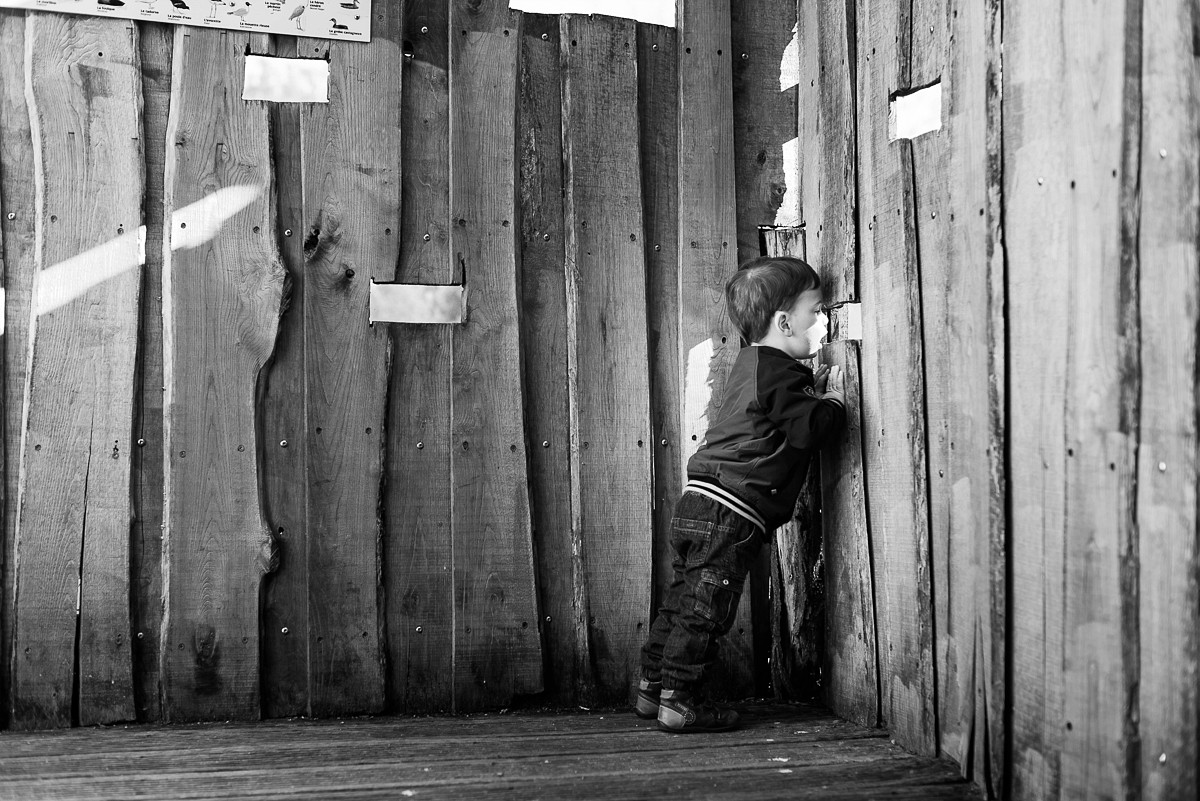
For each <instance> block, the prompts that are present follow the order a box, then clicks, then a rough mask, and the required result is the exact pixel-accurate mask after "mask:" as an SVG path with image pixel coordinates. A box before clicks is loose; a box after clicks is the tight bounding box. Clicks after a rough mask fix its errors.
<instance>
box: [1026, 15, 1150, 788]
mask: <svg viewBox="0 0 1200 801" xmlns="http://www.w3.org/2000/svg"><path fill="white" fill-rule="evenodd" d="M1125 8H1126V6H1125V4H1117V5H1116V6H1115V7H1113V8H1110V9H1109V13H1106V14H1102V15H1098V14H1095V13H1093V11H1092V10H1091V9H1085V8H1082V7H1077V6H1075V5H1074V4H1068V5H1066V6H1063V7H1061V8H1057V7H1056V8H1048V7H1047V8H1043V7H1037V8H1036V9H1035V8H1034V7H1032V6H1030V7H1028V8H1026V7H1021V6H1018V7H1016V8H1015V9H1011V12H1012V13H1010V9H1008V8H1006V9H1005V35H1004V40H1005V66H1004V73H1005V79H1004V80H1005V86H1004V97H1005V108H1004V120H1005V132H1006V134H1005V140H1006V142H1005V152H1004V164H1005V175H1006V180H1005V186H1004V202H1005V209H1004V213H1005V237H1006V247H1007V250H1008V269H1009V281H1008V286H1009V304H1008V308H1009V317H1008V326H1009V342H1010V345H1011V353H1012V354H1014V355H1016V354H1033V353H1036V354H1037V362H1036V363H1035V364H1031V365H1030V366H1028V367H1027V368H1025V369H1022V370H1020V371H1019V372H1014V374H1013V376H1012V378H1011V382H1012V384H1013V386H1014V387H1020V388H1021V396H1020V400H1019V402H1018V401H1017V398H1016V397H1014V399H1013V402H1011V403H1010V404H1009V413H1010V418H1011V425H1010V431H1009V433H1010V442H1011V446H1010V459H1009V466H1010V473H1009V481H1010V482H1011V484H1010V486H1011V487H1012V509H1013V519H1012V546H1011V555H1010V558H1011V560H1012V566H1011V573H1012V614H1013V621H1012V634H1011V637H1012V639H1011V644H1010V647H1011V648H1012V652H1013V655H1014V656H1013V664H1012V670H1013V674H1014V678H1015V677H1018V676H1019V677H1020V680H1019V681H1017V680H1014V682H1013V698H1012V701H1011V703H1012V709H1013V721H1012V726H1013V729H1012V759H1013V767H1012V769H1013V797H1014V798H1017V799H1023V798H1045V797H1058V796H1060V795H1061V796H1063V797H1082V796H1085V795H1102V796H1112V797H1124V796H1125V795H1126V794H1127V790H1126V789H1125V788H1126V787H1127V783H1128V782H1129V780H1130V777H1129V776H1128V770H1129V764H1128V763H1127V759H1128V753H1127V751H1126V747H1127V745H1130V744H1129V743H1127V742H1126V738H1127V731H1126V720H1127V718H1126V714H1127V709H1128V708H1129V707H1128V704H1129V703H1130V697H1129V692H1130V689H1129V687H1128V686H1127V682H1129V681H1132V680H1135V676H1133V675H1130V674H1129V673H1128V671H1129V669H1130V665H1129V664H1128V661H1127V660H1128V654H1127V653H1126V651H1125V649H1126V647H1132V648H1134V649H1135V651H1134V653H1135V654H1136V632H1127V631H1125V630H1124V628H1123V622H1122V616H1123V614H1124V611H1123V604H1124V603H1126V602H1132V603H1136V596H1135V597H1133V598H1129V599H1128V601H1123V600H1122V593H1123V592H1125V591H1127V590H1129V589H1130V588H1129V587H1128V585H1126V583H1125V582H1124V581H1123V580H1122V575H1121V574H1122V571H1123V570H1126V569H1128V565H1127V564H1126V565H1123V564H1122V562H1123V561H1124V560H1123V557H1122V551H1123V550H1124V549H1125V548H1126V547H1127V537H1128V536H1129V535H1130V532H1131V526H1132V521H1131V520H1130V518H1131V515H1132V514H1133V510H1132V508H1131V504H1132V501H1133V499H1132V498H1131V492H1130V488H1131V482H1132V481H1133V471H1134V468H1135V467H1136V464H1135V462H1134V461H1133V459H1134V457H1133V450H1134V444H1135V440H1134V437H1135V436H1136V431H1131V430H1129V420H1128V419H1127V413H1126V410H1125V408H1124V407H1125V403H1126V401H1127V399H1128V398H1129V397H1130V395H1132V397H1133V398H1136V395H1137V378H1136V376H1130V375H1129V374H1128V373H1127V365H1126V363H1125V351H1124V348H1123V346H1122V341H1123V339H1122V338H1123V337H1126V336H1129V337H1133V339H1131V340H1127V342H1128V343H1129V344H1128V345H1127V346H1132V342H1136V341H1137V340H1136V336H1137V334H1136V322H1134V326H1133V328H1129V324H1130V320H1129V318H1128V317H1127V309H1126V308H1124V306H1125V304H1126V303H1128V302H1129V298H1128V297H1127V295H1128V289H1127V287H1126V286H1125V281H1127V280H1129V279H1130V277H1131V276H1136V269H1137V265H1136V256H1133V263H1132V264H1130V263H1128V262H1127V261H1126V258H1127V257H1128V256H1129V255H1130V254H1127V253H1124V252H1123V248H1125V247H1126V246H1125V245H1124V244H1123V239H1124V237H1125V235H1126V222H1125V219H1124V212H1125V209H1123V207H1122V202H1123V200H1127V199H1130V198H1127V197H1125V194H1126V192H1128V191H1129V189H1128V188H1127V187H1126V185H1125V181H1126V180H1130V179H1132V180H1133V181H1134V183H1135V184H1136V172H1137V165H1136V161H1135V162H1134V163H1133V164H1132V165H1130V167H1128V168H1126V167H1125V165H1124V164H1123V157H1124V155H1125V151H1124V149H1123V148H1124V145H1125V142H1124V141H1123V136H1124V135H1125V134H1126V133H1127V132H1129V131H1128V129H1127V128H1126V126H1129V125H1132V126H1135V127H1136V125H1137V123H1136V120H1133V119H1130V118H1129V117H1128V115H1127V113H1126V111H1125V109H1124V108H1123V106H1124V104H1125V102H1126V100H1125V94H1126V91H1127V86H1126V59H1125V52H1126V47H1129V46H1136V47H1137V48H1139V49H1140V46H1141V43H1140V40H1138V41H1137V42H1135V43H1131V42H1129V41H1127V39H1126V36H1125V27H1126V19H1125ZM1133 61H1134V62H1135V63H1136V62H1137V61H1139V59H1136V58H1135V59H1133ZM1139 105H1140V103H1139ZM1138 113H1140V112H1138ZM1009 121H1012V122H1013V124H1012V125H1011V126H1010V124H1009ZM1128 169H1131V170H1132V172H1128V171H1127V170H1128ZM1123 176H1124V177H1123ZM1134 230H1136V229H1134ZM1046 265H1055V266H1056V268H1057V269H1054V270H1048V269H1045V266H1046ZM1134 297H1135V298H1136V292H1135V293H1134ZM1127 635H1132V636H1133V637H1134V639H1133V640H1132V641H1130V640H1127V639H1124V636H1127ZM1134 661H1135V662H1136V659H1135V660H1134ZM1133 669H1134V670H1136V664H1135V665H1134V666H1133Z"/></svg>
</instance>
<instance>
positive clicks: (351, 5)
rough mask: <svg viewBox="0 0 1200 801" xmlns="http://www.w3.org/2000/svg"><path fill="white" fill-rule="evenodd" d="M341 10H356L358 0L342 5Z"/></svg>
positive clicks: (351, 0)
mask: <svg viewBox="0 0 1200 801" xmlns="http://www.w3.org/2000/svg"><path fill="white" fill-rule="evenodd" d="M342 8H349V9H352V10H353V9H355V8H358V0H350V2H349V3H342Z"/></svg>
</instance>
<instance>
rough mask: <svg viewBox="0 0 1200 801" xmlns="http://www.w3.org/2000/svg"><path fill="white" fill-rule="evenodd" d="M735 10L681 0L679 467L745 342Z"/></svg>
mask: <svg viewBox="0 0 1200 801" xmlns="http://www.w3.org/2000/svg"><path fill="white" fill-rule="evenodd" d="M729 8H730V6H729V0H680V2H679V5H678V21H679V29H678V34H677V36H678V45H677V47H678V50H677V52H678V54H679V98H678V99H679V151H678V153H679V173H678V189H679V193H678V197H679V206H678V208H679V295H680V300H679V308H680V327H679V338H680V339H679V356H680V369H681V372H680V382H681V384H682V387H683V390H682V394H681V403H680V410H681V418H682V419H681V423H680V431H681V433H682V435H683V437H682V439H683V442H682V447H681V448H680V449H679V457H680V471H681V473H685V472H686V468H687V460H688V459H689V458H690V457H691V455H692V454H693V453H695V452H696V449H697V448H698V447H699V445H700V442H701V440H702V439H703V437H704V435H705V432H706V431H707V430H708V424H709V421H711V420H712V419H713V417H714V415H715V413H716V412H717V411H718V409H719V408H720V404H721V399H722V397H723V396H724V390H725V381H726V379H727V378H728V376H729V368H730V367H731V366H732V365H733V360H734V359H735V358H736V357H737V353H738V350H739V349H740V346H741V342H740V339H739V337H738V334H737V331H735V330H734V328H733V325H732V323H730V322H729V318H728V316H727V315H726V313H725V282H726V281H727V280H728V279H729V276H731V275H732V274H733V273H734V271H736V270H737V214H736V191H735V187H736V183H735V172H734V149H733V67H732V57H731V52H730V46H731V45H730V11H729ZM748 589H751V588H749V587H748ZM744 592H745V591H744ZM749 606H750V605H749V604H743V605H741V606H740V608H739V612H738V621H737V623H736V624H735V626H734V628H733V630H732V631H731V632H730V633H729V635H728V636H727V637H726V638H725V641H724V643H723V646H722V647H723V651H722V653H723V655H722V657H721V659H720V663H719V671H720V673H719V675H717V676H714V681H715V683H716V685H717V686H718V687H720V688H721V690H722V691H723V692H724V693H727V694H728V695H730V696H738V695H746V694H749V693H750V692H752V691H753V688H754V673H753V666H754V654H753V647H752V643H753V630H752V626H751V623H750V620H749V615H748V612H749Z"/></svg>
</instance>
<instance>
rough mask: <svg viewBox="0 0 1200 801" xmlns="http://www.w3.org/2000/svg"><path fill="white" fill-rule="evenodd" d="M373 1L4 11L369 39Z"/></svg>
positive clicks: (21, 1) (8, 0)
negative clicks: (64, 14) (42, 12)
mask: <svg viewBox="0 0 1200 801" xmlns="http://www.w3.org/2000/svg"><path fill="white" fill-rule="evenodd" d="M371 1H372V0H0V8H25V9H30V10H33V11H59V12H63V13H66V14H87V15H89V16H93V17H117V18H119V19H131V20H146V21H148V22H168V23H172V24H174V25H192V26H195V27H197V28H224V29H226V30H234V31H251V32H253V33H290V34H292V35H294V36H311V37H313V38H317V39H347V40H351V41H356V42H369V41H371Z"/></svg>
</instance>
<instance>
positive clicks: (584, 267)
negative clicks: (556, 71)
mask: <svg viewBox="0 0 1200 801" xmlns="http://www.w3.org/2000/svg"><path fill="white" fill-rule="evenodd" d="M560 36H561V48H560V50H561V53H562V66H563V84H562V86H563V90H562V91H563V164H564V177H565V187H566V193H565V197H566V214H565V226H564V227H565V230H566V271H567V286H566V289H567V299H568V301H567V302H568V309H567V335H568V338H569V340H570V341H571V342H572V343H573V347H570V346H569V350H568V353H571V351H572V350H573V352H574V353H573V355H574V359H573V360H571V361H572V362H573V363H572V364H571V367H572V368H573V369H572V370H571V379H572V383H573V384H574V387H573V389H574V390H575V392H574V395H573V397H572V405H573V407H574V408H573V409H572V413H571V417H572V419H573V420H578V425H577V426H573V427H572V431H573V434H574V436H575V438H576V441H575V443H573V445H572V449H571V450H572V455H573V456H574V457H575V458H576V459H578V472H577V477H578V482H579V484H578V486H579V517H580V526H581V532H582V535H583V536H582V540H583V541H582V549H583V566H584V569H585V570H586V582H587V605H588V623H589V632H590V636H589V641H590V644H591V654H590V659H591V664H592V666H593V667H594V670H595V675H594V681H595V685H596V691H597V695H598V697H599V698H600V699H603V700H609V701H613V702H619V701H620V700H622V699H624V698H627V697H628V696H629V695H630V693H631V691H632V689H633V685H634V684H636V681H637V678H638V676H639V675H640V672H639V663H640V659H639V652H640V647H641V645H642V640H643V639H644V637H645V632H646V631H647V630H648V628H647V615H648V614H649V611H650V583H651V573H652V569H651V547H650V546H651V531H652V519H651V507H652V501H651V482H650V452H651V448H652V447H653V446H652V445H651V443H650V442H649V441H648V440H649V439H650V436H651V433H652V430H651V427H650V384H649V381H650V377H649V372H648V365H647V363H646V359H647V355H648V350H647V347H648V346H647V341H646V262H645V255H644V253H643V244H642V234H643V222H642V185H641V172H640V166H639V165H640V157H639V152H638V148H639V144H640V142H639V137H638V127H637V125H638V121H637V96H636V93H637V28H636V25H635V24H634V23H633V22H627V21H624V20H618V19H615V18H607V17H600V18H596V17H591V16H588V17H584V16H582V15H574V16H570V17H564V18H563V22H562V27H561V29H560ZM572 306H573V308H572ZM569 358H570V357H569Z"/></svg>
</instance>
